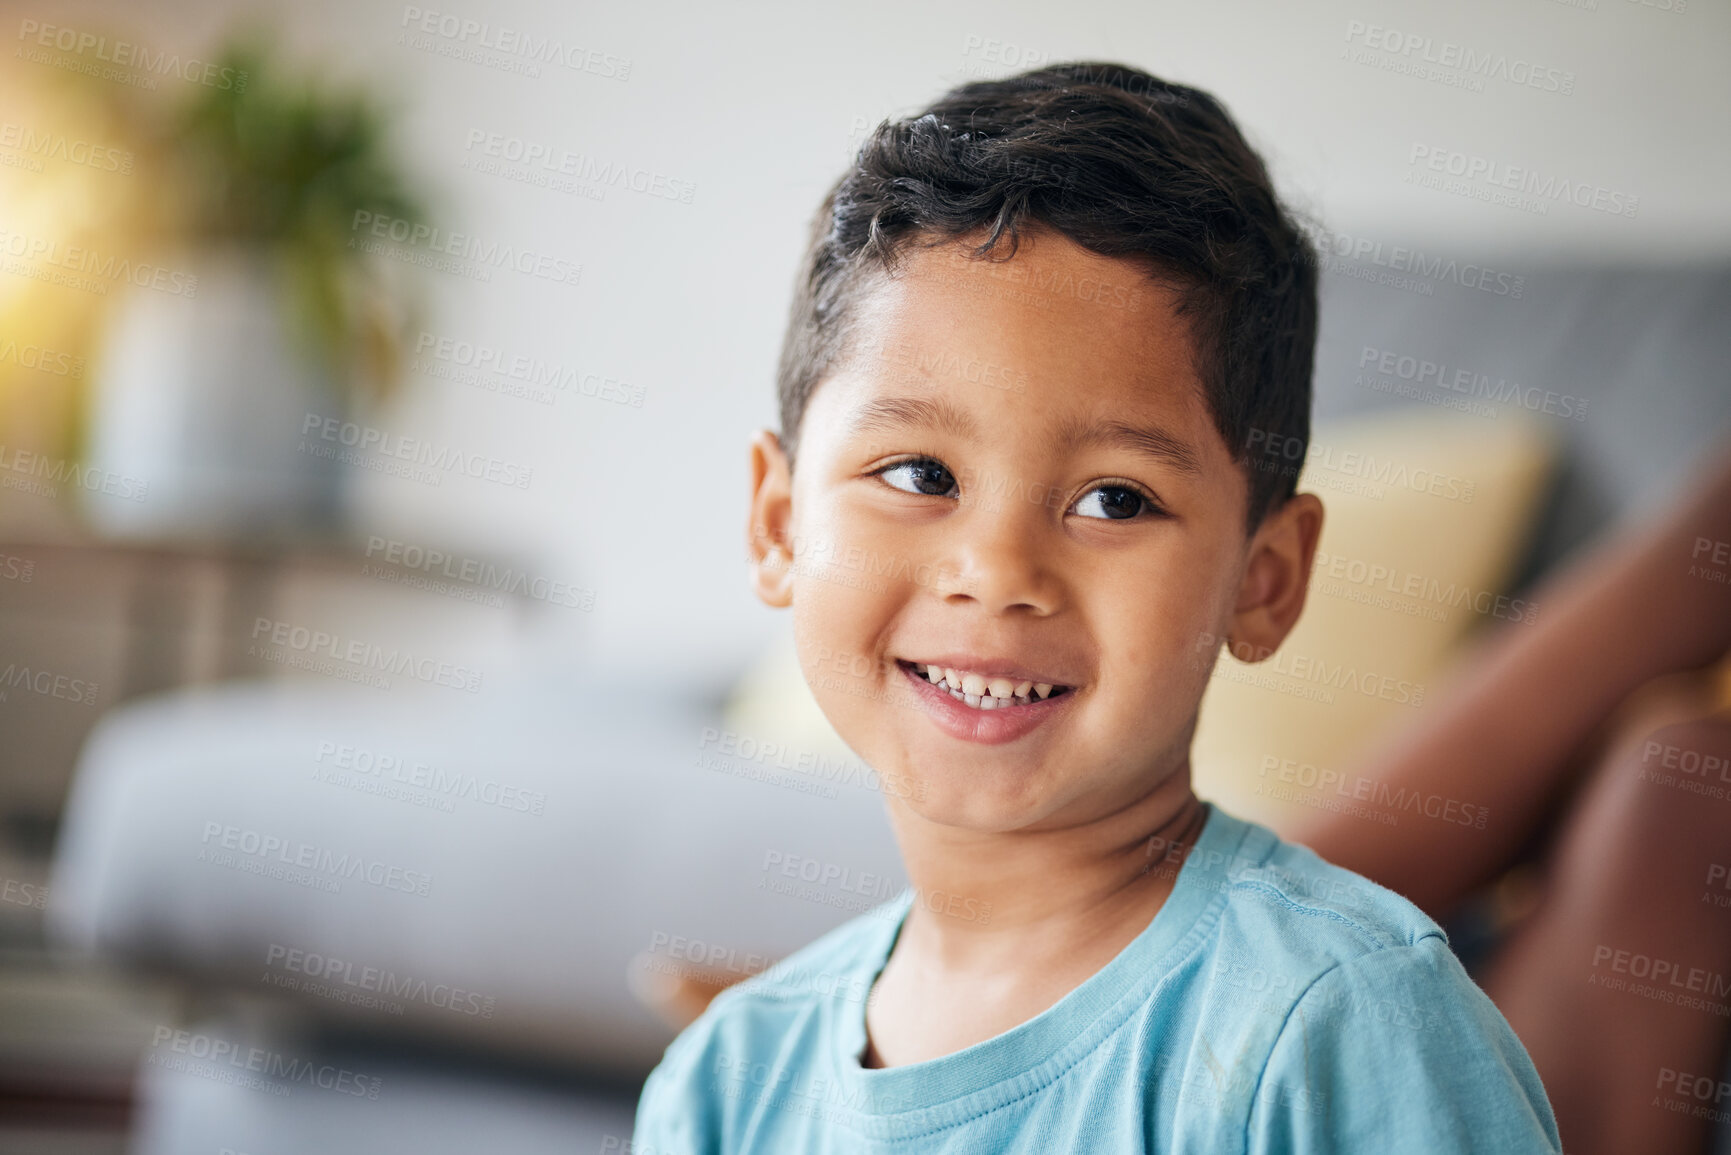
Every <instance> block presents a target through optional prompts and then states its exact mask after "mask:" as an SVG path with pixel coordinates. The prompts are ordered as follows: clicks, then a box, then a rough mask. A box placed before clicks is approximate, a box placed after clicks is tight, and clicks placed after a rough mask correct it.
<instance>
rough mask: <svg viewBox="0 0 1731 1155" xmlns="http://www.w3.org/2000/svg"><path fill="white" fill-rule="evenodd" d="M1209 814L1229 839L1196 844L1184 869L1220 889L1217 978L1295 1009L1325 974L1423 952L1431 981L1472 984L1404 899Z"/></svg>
mask: <svg viewBox="0 0 1731 1155" xmlns="http://www.w3.org/2000/svg"><path fill="white" fill-rule="evenodd" d="M1216 811H1217V814H1218V818H1219V820H1220V821H1222V823H1223V825H1224V826H1227V827H1230V828H1232V830H1233V831H1234V832H1235V834H1236V837H1231V838H1226V839H1220V840H1216V841H1215V842H1214V843H1213V846H1212V847H1211V848H1207V847H1204V846H1198V847H1197V849H1196V851H1194V852H1193V853H1192V855H1191V861H1190V862H1187V863H1186V868H1187V869H1189V868H1190V867H1191V865H1192V863H1193V864H1194V869H1195V871H1196V875H1197V877H1196V878H1195V879H1193V881H1194V882H1199V883H1201V884H1202V885H1203V886H1204V887H1206V888H1208V889H1211V890H1216V891H1220V892H1222V893H1223V899H1224V901H1222V902H1221V903H1220V906H1219V909H1218V913H1217V922H1216V923H1215V925H1214V926H1213V927H1212V928H1211V933H1210V935H1209V936H1208V940H1209V953H1210V954H1211V955H1212V971H1213V977H1214V979H1215V981H1216V982H1217V983H1220V984H1223V985H1225V986H1227V987H1237V988H1248V989H1249V990H1250V991H1252V992H1254V993H1255V994H1257V995H1258V996H1260V997H1261V998H1263V999H1273V1000H1276V1001H1279V1002H1284V1003H1286V1004H1288V1005H1292V1004H1294V1003H1296V1002H1297V1001H1298V1000H1300V999H1301V998H1303V997H1304V996H1305V994H1306V993H1307V992H1308V991H1310V990H1311V988H1312V987H1313V986H1314V985H1315V984H1316V983H1317V982H1318V981H1319V980H1320V979H1322V978H1323V977H1324V976H1327V975H1330V974H1331V972H1336V974H1335V980H1336V981H1338V980H1339V978H1340V977H1341V975H1342V974H1346V975H1352V974H1368V973H1373V972H1387V971H1390V970H1399V969H1402V968H1401V965H1400V964H1401V961H1402V960H1412V959H1415V958H1419V957H1424V956H1432V957H1433V959H1434V961H1432V962H1431V963H1430V964H1429V965H1427V966H1425V967H1423V968H1421V969H1422V970H1425V971H1427V972H1430V973H1431V977H1433V978H1435V979H1440V980H1441V981H1443V982H1444V983H1445V984H1447V985H1450V986H1452V985H1455V981H1456V980H1465V981H1469V982H1470V980H1466V974H1465V971H1464V970H1463V969H1461V968H1460V967H1459V964H1458V962H1456V960H1455V959H1454V956H1453V951H1452V949H1451V948H1450V947H1449V941H1448V935H1447V934H1446V932H1445V931H1444V930H1443V928H1442V927H1441V926H1440V925H1438V924H1437V922H1436V920H1435V919H1433V918H1431V917H1430V916H1429V915H1427V914H1425V912H1424V911H1422V910H1420V909H1419V908H1418V907H1417V906H1415V905H1414V904H1413V903H1412V902H1411V901H1409V900H1408V899H1406V898H1404V897H1402V896H1401V895H1399V894H1397V893H1396V892H1394V891H1392V890H1390V889H1388V888H1387V887H1384V886H1380V885H1378V884H1377V883H1375V882H1372V881H1371V880H1370V879H1368V878H1365V877H1364V876H1363V875H1361V874H1356V873H1354V872H1353V871H1351V870H1348V869H1346V868H1345V867H1343V866H1337V865H1335V864H1334V863H1332V862H1329V861H1327V860H1325V859H1324V858H1322V857H1321V856H1320V855H1318V854H1317V853H1316V852H1315V851H1313V850H1311V849H1310V848H1309V847H1307V846H1304V845H1301V844H1299V843H1295V842H1288V841H1286V840H1285V839H1283V838H1281V837H1280V836H1279V835H1278V834H1276V833H1275V832H1274V831H1273V830H1271V829H1270V828H1269V827H1267V826H1265V825H1263V824H1262V823H1260V822H1255V821H1252V820H1249V819H1243V818H1238V817H1236V816H1234V815H1231V814H1228V813H1227V812H1225V811H1221V810H1219V809H1218V807H1216ZM1228 847H1230V848H1228ZM1439 966H1440V967H1441V972H1440V973H1438V971H1437V968H1438V967H1439Z"/></svg>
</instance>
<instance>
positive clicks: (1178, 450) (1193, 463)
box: [1058, 418, 1202, 477]
mask: <svg viewBox="0 0 1731 1155" xmlns="http://www.w3.org/2000/svg"><path fill="white" fill-rule="evenodd" d="M1058 445H1059V447H1060V449H1061V451H1062V452H1064V453H1070V452H1072V451H1074V450H1076V449H1080V448H1082V447H1083V446H1087V445H1098V446H1103V447H1106V448H1108V449H1122V450H1126V451H1127V452H1130V453H1140V454H1142V455H1144V456H1146V457H1154V458H1158V459H1159V460H1161V461H1164V462H1166V463H1167V464H1168V465H1170V466H1172V467H1173V468H1174V469H1178V470H1181V471H1183V472H1184V473H1188V474H1191V475H1193V476H1196V477H1200V476H1202V463H1201V461H1200V460H1198V458H1197V454H1196V450H1195V449H1193V448H1191V446H1190V443H1189V442H1188V441H1185V440H1183V439H1182V438H1179V437H1175V436H1173V435H1172V434H1170V433H1168V432H1166V431H1165V430H1164V429H1161V428H1160V427H1159V426H1157V425H1149V426H1141V425H1130V424H1128V423H1127V422H1123V421H1101V422H1095V423H1088V422H1084V421H1082V420H1080V419H1077V418H1071V419H1069V420H1066V421H1065V422H1064V423H1063V425H1062V426H1060V427H1059V431H1058Z"/></svg>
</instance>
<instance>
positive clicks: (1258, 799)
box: [1191, 410, 1556, 829]
mask: <svg viewBox="0 0 1731 1155" xmlns="http://www.w3.org/2000/svg"><path fill="white" fill-rule="evenodd" d="M1555 456H1556V454H1555V443H1554V441H1553V439H1552V437H1551V430H1549V429H1548V428H1547V427H1546V426H1544V425H1542V424H1540V422H1539V420H1538V419H1533V418H1528V417H1526V416H1524V415H1522V414H1519V413H1518V412H1508V411H1504V412H1502V413H1501V414H1499V415H1498V416H1497V417H1496V418H1494V419H1487V418H1484V417H1476V416H1466V415H1462V414H1454V413H1447V412H1438V411H1425V410H1401V411H1398V412H1395V413H1392V414H1388V415H1373V416H1369V417H1361V418H1358V419H1356V420H1352V421H1346V422H1339V423H1334V424H1330V425H1319V426H1318V427H1317V429H1316V430H1315V432H1314V435H1313V437H1312V441H1311V446H1310V453H1309V455H1308V457H1307V459H1306V461H1305V467H1304V472H1303V474H1302V475H1301V476H1300V478H1299V487H1300V488H1301V489H1305V490H1309V491H1310V492H1313V493H1316V494H1317V495H1319V496H1320V497H1321V498H1322V501H1323V504H1324V506H1325V507H1326V508H1327V514H1326V516H1325V518H1324V522H1323V530H1322V541H1321V543H1320V545H1319V546H1318V550H1317V560H1316V564H1315V566H1314V567H1313V569H1312V571H1311V579H1310V593H1309V597H1308V598H1307V600H1306V602H1305V608H1304V614H1303V616H1302V617H1301V618H1299V621H1298V625H1297V626H1296V627H1294V629H1293V631H1292V633H1291V634H1290V635H1289V636H1288V637H1287V639H1286V641H1285V643H1284V644H1283V645H1282V646H1281V647H1280V649H1279V650H1278V651H1277V652H1276V653H1275V654H1274V655H1273V656H1272V657H1270V658H1268V659H1267V660H1266V661H1264V662H1261V663H1255V664H1247V663H1244V662H1240V661H1238V660H1236V659H1235V658H1233V657H1231V656H1229V655H1226V654H1224V653H1223V654H1222V656H1221V658H1220V662H1219V664H1218V665H1217V666H1216V667H1215V670H1214V677H1213V679H1212V683H1211V685H1210V686H1209V688H1208V691H1207V693H1206V694H1204V695H1203V699H1202V715H1201V718H1200V720H1199V722H1198V725H1197V732H1196V740H1195V742H1194V744H1193V745H1192V747H1191V750H1192V766H1193V769H1194V776H1195V782H1196V789H1197V792H1198V793H1199V794H1201V795H1202V796H1203V797H1205V798H1211V799H1214V800H1215V801H1217V802H1219V803H1220V804H1221V805H1222V806H1224V807H1225V808H1226V809H1227V810H1230V811H1232V812H1233V813H1235V814H1238V815H1241V816H1243V817H1246V818H1252V819H1255V820H1256V821H1259V822H1266V823H1268V824H1269V825H1270V826H1273V827H1275V828H1276V829H1280V828H1282V827H1283V826H1284V825H1285V823H1284V821H1283V820H1284V818H1285V817H1287V816H1290V815H1292V814H1293V813H1294V812H1295V810H1296V808H1297V807H1300V806H1304V805H1316V804H1318V803H1320V802H1322V801H1323V800H1325V799H1329V798H1331V797H1333V795H1334V794H1335V793H1337V792H1338V786H1334V787H1331V788H1330V789H1327V790H1318V789H1314V788H1312V789H1308V790H1307V789H1304V787H1306V786H1309V787H1315V785H1316V784H1317V783H1318V782H1319V781H1333V782H1338V781H1342V780H1345V781H1350V780H1351V777H1352V771H1351V770H1350V769H1348V768H1347V767H1348V765H1349V764H1350V762H1351V760H1352V759H1353V758H1354V756H1355V755H1357V754H1358V753H1359V752H1360V751H1361V750H1362V749H1363V748H1364V746H1365V745H1366V744H1367V743H1368V742H1371V741H1373V740H1374V739H1375V738H1377V737H1378V735H1380V734H1381V733H1382V732H1383V731H1385V730H1387V729H1390V728H1393V727H1398V726H1401V725H1410V724H1411V723H1412V722H1413V721H1414V720H1416V719H1417V717H1418V716H1419V714H1420V713H1421V712H1422V711H1423V710H1424V708H1425V704H1426V703H1427V702H1431V701H1434V699H1435V693H1434V690H1435V681H1436V678H1437V677H1438V675H1439V674H1441V673H1442V670H1443V667H1444V665H1445V664H1446V662H1447V660H1448V659H1449V657H1450V656H1451V652H1452V651H1453V650H1454V649H1455V647H1456V646H1457V645H1458V644H1459V643H1460V641H1461V640H1462V638H1463V637H1464V636H1465V635H1466V634H1467V633H1468V632H1469V631H1471V630H1473V629H1475V628H1484V627H1488V626H1499V625H1503V624H1505V623H1512V626H1513V628H1517V629H1526V628H1531V627H1532V625H1533V623H1535V622H1536V621H1538V620H1539V618H1540V616H1541V615H1542V614H1543V613H1544V607H1543V606H1540V605H1535V604H1533V603H1530V602H1525V601H1518V600H1514V599H1509V598H1506V597H1502V598H1500V597H1499V595H1500V594H1501V592H1502V590H1503V589H1504V586H1505V583H1506V582H1507V581H1508V580H1509V579H1510V577H1511V576H1512V570H1513V568H1514V567H1515V566H1516V565H1517V564H1519V562H1520V560H1521V555H1522V553H1523V548H1524V546H1525V545H1526V542H1527V539H1528V535H1529V533H1530V531H1531V528H1532V523H1533V521H1534V518H1535V516H1536V515H1537V513H1538V511H1539V506H1540V503H1541V501H1542V500H1543V497H1544V492H1545V484H1546V481H1547V480H1548V477H1549V474H1550V471H1551V468H1552V466H1553V463H1554V461H1555ZM1328 771H1334V772H1336V773H1339V774H1341V776H1342V777H1341V779H1336V780H1330V779H1325V778H1324V775H1325V774H1326V772H1328Z"/></svg>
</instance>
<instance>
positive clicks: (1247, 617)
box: [1227, 493, 1323, 662]
mask: <svg viewBox="0 0 1731 1155" xmlns="http://www.w3.org/2000/svg"><path fill="white" fill-rule="evenodd" d="M1322 512H1323V511H1322V501H1321V499H1320V498H1318V497H1317V496H1316V495H1315V494H1314V493H1297V494H1294V495H1293V496H1291V497H1289V498H1288V499H1287V500H1286V503H1285V504H1284V505H1282V506H1281V507H1280V508H1279V509H1277V510H1275V511H1274V512H1273V513H1270V514H1269V515H1268V516H1267V517H1265V518H1263V519H1262V524H1261V525H1259V526H1257V528H1256V532H1255V533H1254V534H1252V535H1251V540H1250V547H1249V549H1250V552H1249V559H1248V561H1247V562H1246V563H1245V566H1244V578H1243V580H1242V581H1241V582H1240V583H1239V586H1238V601H1237V604H1236V605H1235V606H1234V607H1233V611H1232V626H1231V629H1230V631H1229V633H1228V635H1227V645H1228V646H1229V648H1230V649H1231V652H1232V655H1233V656H1234V657H1236V658H1239V659H1240V660H1243V661H1248V662H1260V661H1262V660H1263V659H1264V658H1266V657H1268V656H1269V655H1270V654H1272V653H1274V651H1275V650H1276V649H1278V648H1279V647H1280V643H1281V642H1282V641H1284V640H1285V639H1286V635H1287V634H1288V633H1290V632H1291V630H1292V627H1293V626H1294V625H1296V624H1297V622H1298V615H1299V614H1300V613H1302V612H1303V610H1304V595H1305V592H1306V591H1307V590H1308V589H1309V588H1310V563H1311V562H1312V561H1313V560H1315V558H1316V543H1317V541H1318V540H1320V539H1321V537H1322Z"/></svg>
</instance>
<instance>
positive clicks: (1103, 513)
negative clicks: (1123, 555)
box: [1076, 485, 1153, 521]
mask: <svg viewBox="0 0 1731 1155" xmlns="http://www.w3.org/2000/svg"><path fill="white" fill-rule="evenodd" d="M1144 508H1148V509H1152V508H1153V506H1152V504H1151V503H1150V502H1149V501H1148V499H1147V498H1145V497H1143V496H1142V495H1141V494H1140V493H1137V492H1136V491H1135V490H1134V489H1130V488H1127V487H1126V486H1122V485H1100V486H1096V487H1095V488H1093V489H1090V490H1089V491H1088V492H1087V493H1086V494H1085V495H1084V496H1083V498H1082V500H1081V501H1078V502H1077V503H1076V512H1077V513H1079V514H1081V515H1082V516H1083V517H1099V518H1106V519H1108V520H1111V521H1127V520H1129V519H1130V518H1132V517H1135V516H1136V515H1137V514H1139V513H1141V512H1142V510H1143V509H1144Z"/></svg>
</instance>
